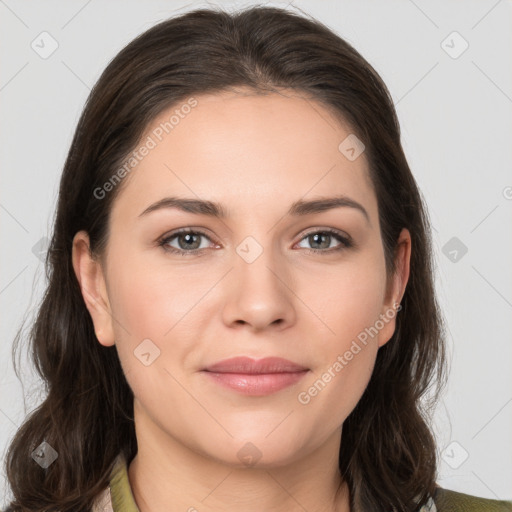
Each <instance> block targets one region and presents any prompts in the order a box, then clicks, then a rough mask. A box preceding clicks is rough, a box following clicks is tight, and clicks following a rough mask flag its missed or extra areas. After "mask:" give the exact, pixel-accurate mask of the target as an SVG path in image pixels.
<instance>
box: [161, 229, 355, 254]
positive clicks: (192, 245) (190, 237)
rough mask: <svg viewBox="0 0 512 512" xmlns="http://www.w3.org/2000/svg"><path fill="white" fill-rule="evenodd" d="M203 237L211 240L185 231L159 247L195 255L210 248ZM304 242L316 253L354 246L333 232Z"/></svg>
mask: <svg viewBox="0 0 512 512" xmlns="http://www.w3.org/2000/svg"><path fill="white" fill-rule="evenodd" d="M201 237H204V238H207V239H208V240H210V237H209V236H208V235H206V234H205V233H203V232H201V231H192V230H183V231H178V232H175V233H174V234H171V235H169V236H167V237H165V238H163V239H162V240H161V241H160V242H159V244H158V245H160V246H162V247H163V248H164V249H165V250H166V251H168V252H172V253H177V254H181V255H185V254H187V253H188V254H195V253H197V252H199V251H201V250H202V249H205V248H208V245H207V246H206V247H201ZM174 239H176V240H177V241H178V247H175V246H172V245H171V241H174ZM326 239H327V240H328V241H327V242H325V240H326ZM333 239H336V240H338V242H340V243H339V244H338V246H336V247H332V246H331V242H332V241H333ZM304 240H307V241H308V243H310V244H311V245H318V246H319V247H318V248H317V247H312V248H309V249H308V248H305V249H306V250H307V251H308V252H314V253H320V252H322V253H326V252H329V253H331V252H333V251H339V250H342V249H345V248H349V247H352V246H353V244H352V242H351V241H350V240H349V239H348V238H346V237H344V236H342V235H341V234H340V233H338V232H337V231H333V230H323V231H313V232H310V233H308V234H306V236H305V237H303V238H302V239H301V242H302V241H304ZM299 243H300V242H299Z"/></svg>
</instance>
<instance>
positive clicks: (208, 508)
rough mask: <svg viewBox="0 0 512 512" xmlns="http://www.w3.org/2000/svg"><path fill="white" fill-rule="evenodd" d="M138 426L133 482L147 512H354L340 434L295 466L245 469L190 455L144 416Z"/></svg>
mask: <svg viewBox="0 0 512 512" xmlns="http://www.w3.org/2000/svg"><path fill="white" fill-rule="evenodd" d="M136 416H137V413H136ZM136 425H137V444H138V451H137V455H136V456H135V458H134V459H133V460H132V461H131V463H130V465H129V468H128V476H129V480H130V485H131V488H132V493H133V495H134V498H135V501H136V502H137V506H138V507H139V509H140V511H141V512H164V511H165V512H178V511H179V512H183V511H187V512H213V511H219V510H222V511H226V512H231V511H233V512H234V511H236V512H238V511H239V510H244V511H246V512H253V511H254V512H261V510H266V511H269V512H281V511H282V512H284V511H286V512H299V511H300V512H304V511H305V510H307V511H308V512H349V511H350V507H349V492H348V486H347V485H346V482H343V481H342V478H341V475H340V472H339V469H338V454H339V446H340V441H341V432H340V431H336V432H335V434H334V435H333V436H332V438H331V439H327V440H326V441H325V443H323V444H322V445H321V446H319V447H318V448H317V449H316V450H314V451H313V452H312V453H309V454H307V455H305V456H303V457H301V458H293V460H291V461H290V462H289V463H286V464H285V463H283V464H277V463H276V464H274V465H268V466H267V467H265V468H259V467H256V466H254V467H242V468H240V467H234V466H232V465H229V464H224V463H222V461H218V460H214V459H212V458H209V457H207V456H203V455H201V454H199V453H197V452H196V451H193V450H191V449H189V448H188V447H186V446H185V445H184V444H183V443H180V442H179V441H178V440H176V439H174V438H172V437H170V436H169V434H168V433H166V432H165V433H164V432H163V431H162V430H161V429H159V428H158V427H157V426H156V425H155V424H153V423H152V422H151V421H150V420H149V418H147V417H146V416H144V415H143V414H142V415H141V417H140V418H136ZM141 432H143V434H141Z"/></svg>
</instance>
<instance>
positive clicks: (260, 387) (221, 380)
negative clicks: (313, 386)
mask: <svg viewBox="0 0 512 512" xmlns="http://www.w3.org/2000/svg"><path fill="white" fill-rule="evenodd" d="M308 372H309V369H308V368H305V367H304V366H302V365H299V364H297V363H294V362H292V361H288V360H287V359H282V358H278V357H266V358H264V359H259V360H254V359H251V358H249V357H235V358H232V359H225V360H223V361H220V362H218V363H215V364H213V365H211V366H208V367H206V368H204V369H203V370H202V373H204V374H205V375H206V376H207V377H208V378H210V379H212V380H213V381H214V382H215V383H217V384H219V385H221V386H224V387H227V388H229V389H232V390H234V391H237V392H238V393H242V394H245V395H251V396H265V395H270V394H272V393H276V392H277V391H280V390H281V389H284V388H287V387H289V386H292V385H293V384H296V383H297V382H298V381H299V380H301V379H302V378H303V377H304V376H305V375H306V374H307V373H308Z"/></svg>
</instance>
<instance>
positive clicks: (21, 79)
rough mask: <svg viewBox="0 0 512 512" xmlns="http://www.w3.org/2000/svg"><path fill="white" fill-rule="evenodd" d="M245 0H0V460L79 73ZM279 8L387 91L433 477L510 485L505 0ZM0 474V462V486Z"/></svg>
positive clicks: (87, 80) (29, 405) (470, 486)
mask: <svg viewBox="0 0 512 512" xmlns="http://www.w3.org/2000/svg"><path fill="white" fill-rule="evenodd" d="M253 4H254V2H243V3H242V2H208V3H207V2H189V3H186V2H181V1H170V0H167V1H164V0H161V1H134V0H132V1H126V0H123V1H120V0H116V1H109V2H106V1H104V2H100V1H99V0H89V1H87V0H79V1H75V0H67V1H64V0H62V1H40V2H37V3H36V2H23V1H20V0H0V55H1V67H0V105H1V116H0V129H1V132H0V133H1V137H0V169H1V188H0V190H1V196H0V226H1V229H0V236H1V240H0V243H1V253H0V258H1V263H0V307H1V311H2V316H1V319H2V321H1V338H0V339H1V342H0V390H1V392H0V453H1V454H2V461H3V460H4V456H5V449H6V447H7V443H8V442H9V440H10V439H11V438H12V436H13V435H14V433H15V431H16V429H17V427H18V426H19V425H20V424H21V423H22V421H23V419H24V417H25V415H26V414H27V413H28V412H30V411H31V410H32V409H33V408H34V407H35V406H37V405H38V403H39V402H40V400H41V399H42V398H43V396H44V392H43V390H42V388H41V383H40V381H39V380H37V378H35V376H34V372H33V371H32V369H31V366H30V365H29V363H28V362H27V360H26V356H22V365H23V374H22V383H23V387H22V383H21V382H20V381H19V380H18V379H17V378H16V376H15V374H14V371H13V365H12V360H11V347H12V342H13V338H14V335H15V333H16V331H17V329H18V328H19V326H20V325H21V321H22V319H23V317H24V316H27V318H28V321H29V324H30V319H31V318H32V316H31V315H33V314H34V312H35V308H36V307H37V304H38V302H39V300H40V298H41V294H42V292H43V290H44V284H45V277H44V268H43V263H42V259H41V258H42V256H43V255H44V250H45V240H46V237H47V236H49V233H50V230H51V225H52V219H53V214H54V209H55V204H56V197H57V187H58V182H59V178H60V173H61V171H62V167H63V163H64V159H65V157H66V154H67V151H68V149H69V145H70V142H71V138H72V134H73V132H74V130H75V126H76V123H77V121H78V118H79V115H80V112H81V109H82V107H83V104H84V102H85V100H86V98H87V95H88V94H89V91H90V89H91V87H92V86H93V84H94V83H95V82H96V80H97V79H98V78H99V75H100V73H101V72H102V71H103V69H104V68H105V66H106V65H107V63H108V62H109V61H110V60H111V59H112V58H113V57H114V56H115V54H116V53H117V52H118V51H119V50H121V48H122V47H123V46H124V45H126V44H127V43H128V42H129V41H130V40H132V39H133V38H134V37H135V36H136V35H138V34H139V33H141V32H143V31H144V30H146V29H148V28H150V27H151V26H153V25H154V24H155V23H156V22H158V21H160V20H162V19H165V18H168V17H170V16H173V15H176V14H180V13H183V12H185V11H188V10H191V9H193V8H197V7H209V6H216V5H220V6H222V7H223V8H226V9H232V8H242V7H246V6H249V5H253ZM288 4H289V2H267V3H266V5H278V6H281V7H286V6H287V5H288ZM287 8H289V9H291V10H295V9H296V8H300V9H301V10H303V11H305V12H306V13H308V14H310V15H312V16H313V17H315V18H317V19H319V20H320V21H322V22H323V23H325V24H326V25H327V26H329V27H330V28H331V29H333V30H334V31H335V32H337V33H338V34H339V35H340V36H341V37H343V38H345V39H346V40H347V41H348V42H349V43H351V44H352V45H353V46H354V47H355V48H356V49H357V50H358V51H359V52H360V53H361V54H362V55H363V56H364V57H365V58H366V59H367V60H368V61H369V62H370V63H371V64H372V65H373V66H374V67H375V69H376V70H377V72H379V73H380V75H381V76H382V78H383V79H384V82H385V83H386V84H387V86H388V87H389V89H390V91H391V94H392V97H393V99H394V102H395V106H396V109H397V113H398V116H399V120H400V123H401V128H402V138H403V146H404V150H405V152H406V156H407V158H408V161H409V163H410V166H411V169H412V171H413V174H414V176H415V178H416V180H417V182H418V184H419V186H420V189H421V191H422V193H423V196H424V198H425V201H426V203H427V206H428V209H429V213H430V216H431V220H432V228H433V238H434V245H435V251H436V263H437V270H436V271H437V276H436V287H437V293H438V296H439V301H440V304H441V307H442V309H443V312H444V315H445V318H446V321H447V326H448V352H449V355H450V361H451V373H450V378H449V382H448V386H447V389H446V392H445V394H444V396H443V399H442V401H441V402H440V404H439V407H438V409H437V413H436V416H435V425H436V436H437V440H438V449H439V453H440V454H441V462H440V466H439V478H438V483H439V484H440V485H442V486H443V487H448V488H451V489H455V490H457V491H461V492H466V493H469V494H475V495H479V496H483V497H488V498H500V499H511V498H512V489H511V485H510V484H511V482H512V436H511V432H512V382H511V375H512V371H511V370H512V343H511V341H512V314H511V313H512V264H511V263H512V257H511V256H512V250H511V249H512V237H511V234H512V215H511V213H512V173H511V169H512V152H511V147H512V144H511V135H512V115H511V114H512V2H510V1H504V0H501V1H499V0H498V1H496V0H490V1H486V0H485V1H484V0H478V1H475V0H473V1H468V0H466V1H464V2H459V1H447V0H436V1H433V0H429V1H426V0H422V1H420V0H414V1H413V0H394V1H388V0H386V1H382V0H379V1H368V0H355V1H347V0H342V1H339V0H338V1H334V0H328V1H314V0H304V1H300V0H295V1H294V2H293V3H292V4H291V5H289V6H288V7H287ZM43 32H46V34H41V33H43ZM41 38H44V41H45V42H44V44H43V43H41ZM43 47H44V49H43ZM52 50H54V51H53V53H51V55H47V54H45V52H46V53H49V52H51V51H52ZM24 346H26V345H24ZM4 480H5V478H4V475H3V473H2V474H1V475H0V497H6V496H7V494H6V492H7V487H6V484H5V482H4ZM4 499H5V498H4ZM2 501H3V499H2V498H0V504H1V503H2Z"/></svg>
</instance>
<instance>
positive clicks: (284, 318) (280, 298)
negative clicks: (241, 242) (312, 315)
mask: <svg viewBox="0 0 512 512" xmlns="http://www.w3.org/2000/svg"><path fill="white" fill-rule="evenodd" d="M290 280H291V279H290V275H289V270H287V269H286V268H285V267H284V265H281V266H280V265H279V264H278V262H277V261H276V259H275V258H273V257H272V255H271V251H270V250H264V251H263V252H262V254H261V255H260V256H259V257H258V258H257V259H256V260H255V261H253V262H251V263H248V262H247V261H245V260H244V259H243V258H241V257H239V256H238V255H235V261H234V268H233V270H232V271H231V272H230V273H229V278H228V279H227V280H226V283H225V286H226V287H227V289H226V295H225V296H226V301H225V303H224V309H223V320H224V322H225V323H226V325H228V326H230V327H238V328H239V327H240V326H242V325H247V326H248V327H249V328H250V329H251V330H252V331H261V330H265V329H268V328H272V329H276V330H284V329H286V328H288V327H290V326H291V325H293V323H294V322H295V319H296V311H295V305H294V299H295V295H294V293H293V290H292V289H291V288H290V285H289V284H288V283H290Z"/></svg>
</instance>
